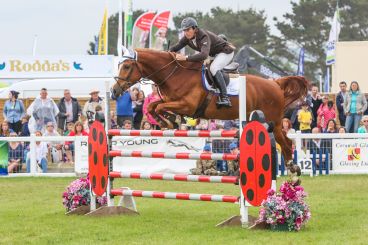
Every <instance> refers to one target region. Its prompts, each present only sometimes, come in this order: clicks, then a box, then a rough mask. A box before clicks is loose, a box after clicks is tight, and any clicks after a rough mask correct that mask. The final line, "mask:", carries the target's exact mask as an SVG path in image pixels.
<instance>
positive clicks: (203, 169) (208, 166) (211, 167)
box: [190, 144, 218, 175]
mask: <svg viewBox="0 0 368 245" xmlns="http://www.w3.org/2000/svg"><path fill="white" fill-rule="evenodd" d="M203 153H211V146H210V144H206V145H205V146H204V147H203ZM190 172H191V174H194V175H218V172H217V170H216V161H215V160H197V161H196V167H195V168H192V169H191V170H190Z"/></svg>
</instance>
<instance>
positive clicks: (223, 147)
mask: <svg viewBox="0 0 368 245" xmlns="http://www.w3.org/2000/svg"><path fill="white" fill-rule="evenodd" d="M217 130H219V131H222V130H224V126H223V124H217ZM230 143H231V141H230V140H225V139H214V140H212V151H213V153H229V152H230V150H229V147H228V146H229V145H230ZM216 166H217V170H218V171H220V172H222V173H226V172H227V163H226V161H225V160H216Z"/></svg>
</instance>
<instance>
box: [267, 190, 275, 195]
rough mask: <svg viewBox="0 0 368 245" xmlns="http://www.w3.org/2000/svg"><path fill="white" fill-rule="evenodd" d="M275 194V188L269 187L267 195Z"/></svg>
mask: <svg viewBox="0 0 368 245" xmlns="http://www.w3.org/2000/svg"><path fill="white" fill-rule="evenodd" d="M274 194H275V191H274V190H273V189H269V190H268V191H267V196H273V195H274Z"/></svg>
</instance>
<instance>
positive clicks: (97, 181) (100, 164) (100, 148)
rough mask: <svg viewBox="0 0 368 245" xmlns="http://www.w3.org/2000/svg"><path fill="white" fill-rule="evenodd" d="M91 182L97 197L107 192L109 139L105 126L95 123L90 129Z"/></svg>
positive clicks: (89, 160)
mask: <svg viewBox="0 0 368 245" xmlns="http://www.w3.org/2000/svg"><path fill="white" fill-rule="evenodd" d="M88 163H89V180H90V183H91V185H92V190H93V192H94V193H95V194H96V195H97V196H102V195H103V194H104V193H105V191H106V186H107V175H108V167H109V159H108V154H107V138H106V132H105V129H104V126H103V125H102V124H101V123H100V122H97V121H95V122H94V123H93V124H92V125H91V127H90V128H89V135H88Z"/></svg>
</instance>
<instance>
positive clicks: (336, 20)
mask: <svg viewBox="0 0 368 245" xmlns="http://www.w3.org/2000/svg"><path fill="white" fill-rule="evenodd" d="M340 30H341V24H340V13H339V5H336V11H335V14H334V16H333V19H332V25H331V30H330V35H329V38H328V42H327V45H326V65H332V64H334V63H335V50H336V43H337V41H338V40H339V34H340Z"/></svg>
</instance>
